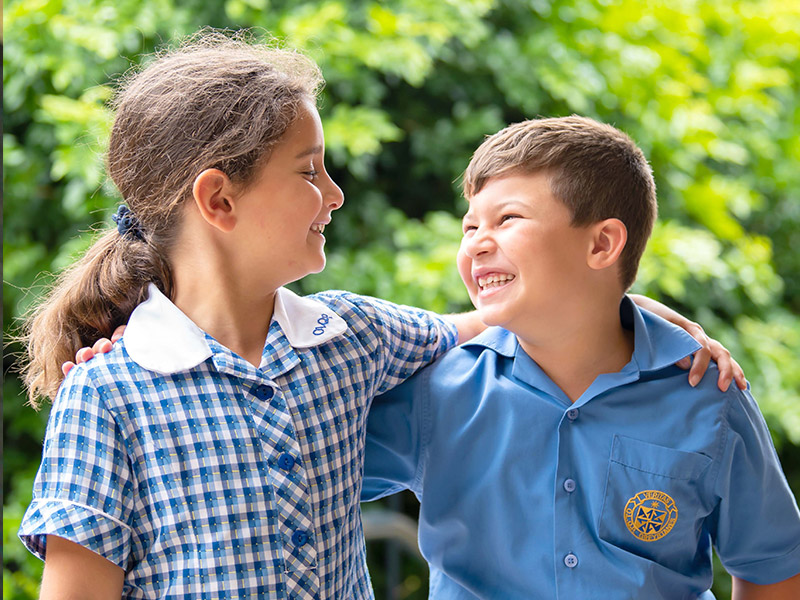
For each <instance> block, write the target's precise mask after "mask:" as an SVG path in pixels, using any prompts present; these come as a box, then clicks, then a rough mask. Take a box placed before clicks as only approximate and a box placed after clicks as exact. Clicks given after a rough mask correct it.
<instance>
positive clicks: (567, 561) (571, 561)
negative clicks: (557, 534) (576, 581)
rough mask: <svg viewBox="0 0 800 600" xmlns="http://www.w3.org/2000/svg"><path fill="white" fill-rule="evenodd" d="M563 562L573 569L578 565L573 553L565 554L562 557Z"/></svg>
mask: <svg viewBox="0 0 800 600" xmlns="http://www.w3.org/2000/svg"><path fill="white" fill-rule="evenodd" d="M564 564H565V565H567V566H568V567H569V568H570V569H574V568H575V567H577V566H578V557H577V556H575V555H574V554H567V555H566V556H565V557H564Z"/></svg>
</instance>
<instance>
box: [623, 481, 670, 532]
mask: <svg viewBox="0 0 800 600" xmlns="http://www.w3.org/2000/svg"><path fill="white" fill-rule="evenodd" d="M624 516H625V525H626V526H627V527H628V531H630V532H631V533H632V534H633V535H634V536H635V537H636V538H638V539H640V540H642V541H643V542H655V541H656V540H660V539H661V538H663V537H664V536H665V535H667V534H668V533H669V532H670V531H671V530H672V527H673V526H674V525H675V521H677V520H678V507H676V506H675V501H674V500H673V499H672V498H671V497H670V496H669V494H665V493H664V492H659V491H658V490H644V491H641V492H639V493H638V494H636V495H635V496H634V497H633V498H631V499H630V500H628V503H627V504H626V505H625V513H624Z"/></svg>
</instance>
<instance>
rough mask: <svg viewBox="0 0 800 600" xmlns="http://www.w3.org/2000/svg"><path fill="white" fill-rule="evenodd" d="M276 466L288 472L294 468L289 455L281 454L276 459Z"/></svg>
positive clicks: (292, 458)
mask: <svg viewBox="0 0 800 600" xmlns="http://www.w3.org/2000/svg"><path fill="white" fill-rule="evenodd" d="M278 466H279V467H280V468H281V469H283V470H284V471H288V470H289V469H291V468H292V467H293V466H294V457H293V456H292V455H291V454H281V455H280V457H279V458H278Z"/></svg>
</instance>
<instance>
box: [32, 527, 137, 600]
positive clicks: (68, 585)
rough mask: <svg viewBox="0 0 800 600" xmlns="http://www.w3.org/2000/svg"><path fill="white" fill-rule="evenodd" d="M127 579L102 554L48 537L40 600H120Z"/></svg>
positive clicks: (122, 572) (57, 538) (53, 536)
mask: <svg viewBox="0 0 800 600" xmlns="http://www.w3.org/2000/svg"><path fill="white" fill-rule="evenodd" d="M124 578H125V573H124V571H123V570H122V569H121V568H119V567H118V566H117V565H115V564H114V563H112V562H111V561H109V560H106V559H105V558H103V557H102V556H100V555H99V554H95V553H94V552H92V551H91V550H88V549H86V548H84V547H83V546H79V545H78V544H76V543H74V542H70V541H69V540H65V539H64V538H60V537H57V536H55V535H48V536H47V555H46V557H45V561H44V575H43V577H42V588H41V593H40V595H39V600H56V599H58V600H73V599H74V600H77V599H80V600H110V599H112V598H113V599H114V600H119V598H121V597H122V582H123V580H124Z"/></svg>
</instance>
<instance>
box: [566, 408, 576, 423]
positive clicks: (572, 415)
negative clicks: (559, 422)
mask: <svg viewBox="0 0 800 600" xmlns="http://www.w3.org/2000/svg"><path fill="white" fill-rule="evenodd" d="M567 418H568V419H569V420H570V421H574V420H575V419H577V418H578V409H577V408H570V409H569V410H568V411H567Z"/></svg>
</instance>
